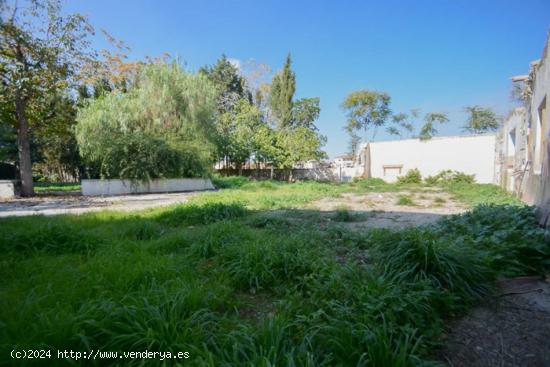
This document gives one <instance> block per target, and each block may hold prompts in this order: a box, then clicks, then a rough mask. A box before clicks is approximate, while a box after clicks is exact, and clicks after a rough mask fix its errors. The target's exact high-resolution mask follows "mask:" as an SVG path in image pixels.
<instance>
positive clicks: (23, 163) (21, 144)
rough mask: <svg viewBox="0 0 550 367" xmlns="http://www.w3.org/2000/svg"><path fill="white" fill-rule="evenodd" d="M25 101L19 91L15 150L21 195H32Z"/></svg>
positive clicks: (16, 109)
mask: <svg viewBox="0 0 550 367" xmlns="http://www.w3.org/2000/svg"><path fill="white" fill-rule="evenodd" d="M26 108H27V101H26V100H25V99H24V98H22V96H21V94H20V92H18V93H17V95H16V97H15V114H16V117H17V151H18V155H19V176H20V178H21V196H32V195H34V189H33V184H32V163H31V145H30V141H29V121H28V120H27V116H26V115H25V110H26Z"/></svg>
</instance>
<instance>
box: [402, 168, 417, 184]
mask: <svg viewBox="0 0 550 367" xmlns="http://www.w3.org/2000/svg"><path fill="white" fill-rule="evenodd" d="M421 182H422V174H421V173H420V171H419V170H418V168H413V169H410V170H408V171H407V174H406V175H404V176H399V177H397V183H398V184H419V183H421Z"/></svg>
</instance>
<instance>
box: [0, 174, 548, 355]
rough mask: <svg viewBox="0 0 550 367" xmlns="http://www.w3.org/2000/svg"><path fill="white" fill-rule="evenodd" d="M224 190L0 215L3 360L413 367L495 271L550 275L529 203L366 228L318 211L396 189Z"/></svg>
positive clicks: (376, 185) (234, 184)
mask: <svg viewBox="0 0 550 367" xmlns="http://www.w3.org/2000/svg"><path fill="white" fill-rule="evenodd" d="M222 182H231V184H228V186H226V187H228V188H227V189H226V190H222V191H220V192H215V193H208V194H205V195H201V196H197V197H195V198H194V199H193V200H192V201H191V202H190V203H187V204H184V205H177V206H173V207H169V208H162V209H154V210H147V211H142V212H137V213H121V212H109V211H103V212H95V213H89V214H85V215H80V216H57V217H41V216H32V217H24V218H8V219H2V220H0V249H1V251H2V254H3V255H2V257H1V258H0V279H1V281H0V326H1V327H0V355H1V356H2V359H3V360H4V361H6V360H7V359H6V358H7V357H6V356H7V355H8V353H9V351H10V350H11V349H12V348H14V347H16V348H19V349H21V348H32V349H40V348H52V349H57V348H59V349H73V350H75V351H77V350H78V351H87V350H89V349H101V350H105V351H108V350H114V351H140V350H149V351H171V352H178V351H188V352H189V353H190V358H189V360H186V361H182V363H183V364H188V365H191V366H220V365H225V366H334V365H340V366H352V365H353V366H355V365H363V366H413V365H418V364H421V363H424V362H426V361H429V360H430V355H431V352H432V351H433V349H434V348H435V347H436V346H437V345H438V343H439V340H440V336H441V334H442V332H443V324H444V320H445V319H446V318H448V317H451V316H455V315H457V314H460V313H461V312H464V311H465V310H467V308H468V307H470V306H471V305H472V304H474V303H475V302H477V301H478V300H479V299H480V298H481V297H483V296H484V295H485V294H487V292H489V291H490V287H491V282H492V281H493V280H494V279H495V278H496V277H497V276H499V275H502V274H505V275H518V274H543V273H548V271H549V269H550V263H549V262H548V258H550V235H549V233H548V231H545V230H542V229H540V228H538V227H537V226H536V223H535V220H534V217H533V211H532V209H531V208H528V207H523V206H510V205H505V206H494V205H486V206H480V207H478V208H476V209H475V210H473V211H472V212H469V213H466V214H463V215H458V216H452V217H449V218H447V219H444V220H442V221H440V222H439V223H437V224H435V225H433V226H429V227H425V228H419V229H418V228H417V229H408V230H403V231H391V230H372V231H369V232H363V233H358V232H353V231H350V230H348V229H346V228H345V227H344V226H343V225H342V224H341V223H339V222H338V221H330V222H327V221H323V222H322V223H321V221H320V219H319V218H320V217H321V214H320V213H318V212H315V211H312V210H311V209H308V210H306V209H305V208H306V207H307V204H308V203H310V202H311V201H312V200H317V199H319V198H322V197H327V196H328V197H335V196H338V195H340V194H341V193H343V192H356V193H361V192H366V191H375V190H377V189H379V190H381V191H383V190H385V191H390V190H393V191H398V190H400V188H399V187H395V185H389V184H384V183H381V182H376V181H375V182H355V183H349V184H330V183H314V182H304V183H296V184H286V183H277V182H270V181H266V182H250V181H248V180H241V179H231V180H225V179H224V180H222ZM479 188H480V186H472V187H470V188H469V189H467V188H464V187H462V189H461V190H462V192H463V193H464V192H467V191H468V190H470V191H471V192H470V193H469V194H468V195H469V196H468V197H476V195H475V193H474V191H475V190H478V189H479ZM481 188H483V190H485V188H484V187H483V186H481ZM455 189H456V188H455ZM494 192H495V193H496V194H494V195H493V196H492V198H493V199H494V200H495V201H497V202H498V201H502V197H503V196H504V194H503V193H498V191H494ZM274 209H286V210H285V211H284V212H283V214H281V213H278V212H277V211H272V210H274ZM290 209H292V210H290ZM341 209H342V212H343V211H344V210H345V211H346V214H335V215H341V216H345V217H346V218H348V215H352V216H353V215H354V214H355V213H353V212H351V211H350V210H349V209H347V208H341ZM345 221H347V220H345ZM365 259H366V260H365ZM90 362H92V361H90ZM141 362H143V363H145V362H144V361H134V364H136V363H141ZM146 362H149V363H150V364H153V365H154V364H159V365H160V364H161V362H160V361H151V360H149V361H146ZM104 363H105V362H104V361H103V362H101V361H96V362H92V363H90V364H92V365H94V364H95V365H102V364H104ZM122 363H126V364H128V363H130V361H129V360H128V361H122ZM48 364H49V365H56V364H60V361H58V360H55V359H52V360H50V361H48Z"/></svg>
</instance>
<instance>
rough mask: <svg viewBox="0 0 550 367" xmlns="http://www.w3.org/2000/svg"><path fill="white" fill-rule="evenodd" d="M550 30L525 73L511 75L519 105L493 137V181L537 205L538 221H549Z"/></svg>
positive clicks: (546, 223) (547, 222)
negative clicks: (519, 88)
mask: <svg viewBox="0 0 550 367" xmlns="http://www.w3.org/2000/svg"><path fill="white" fill-rule="evenodd" d="M549 48H550V33H549V34H548V37H547V39H546V45H545V47H544V51H543V53H542V57H541V58H540V59H539V60H535V61H533V62H531V66H530V71H529V74H528V75H525V76H520V77H514V78H512V80H513V81H514V82H517V83H522V84H523V88H522V97H523V104H524V106H523V108H521V109H516V110H515V111H514V112H512V113H511V114H510V115H509V116H508V118H507V119H506V121H505V122H504V124H503V126H502V128H501V129H500V130H499V132H498V134H497V136H498V137H499V139H497V146H496V151H497V154H498V155H500V159H498V160H497V168H496V170H497V171H498V175H496V178H497V180H496V183H498V184H500V185H501V186H502V187H503V188H505V189H507V190H509V191H513V192H515V193H516V194H517V195H518V196H519V197H520V198H521V199H522V200H523V201H524V202H526V203H527V204H530V205H536V206H537V207H538V213H537V215H538V218H539V221H540V223H541V224H543V225H549V224H550V219H549V217H550V167H549V166H550V164H549V159H550V139H549V135H550V134H549V133H550V131H549V127H550V121H549V115H548V110H549V109H550V55H549V52H550V51H549Z"/></svg>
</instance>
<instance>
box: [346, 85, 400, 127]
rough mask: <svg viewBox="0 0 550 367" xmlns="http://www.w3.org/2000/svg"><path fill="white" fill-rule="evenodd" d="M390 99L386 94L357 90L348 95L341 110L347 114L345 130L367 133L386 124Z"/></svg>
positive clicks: (389, 112)
mask: <svg viewBox="0 0 550 367" xmlns="http://www.w3.org/2000/svg"><path fill="white" fill-rule="evenodd" d="M390 101H391V98H390V96H389V95H388V94H387V93H382V92H376V91H370V90H359V91H356V92H352V93H350V94H349V95H348V96H347V97H346V99H345V100H344V102H343V103H342V108H343V109H344V111H346V114H347V125H346V129H347V130H348V131H349V132H351V131H357V130H361V129H363V130H364V131H367V130H368V129H369V128H371V127H373V128H374V127H379V126H382V125H384V124H386V122H387V119H388V118H389V117H390V114H391V111H390Z"/></svg>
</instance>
